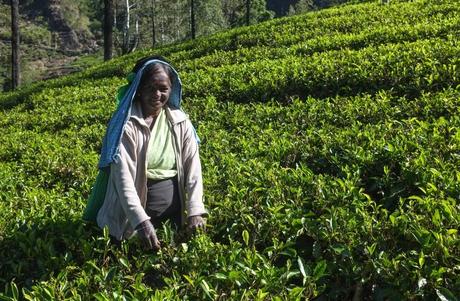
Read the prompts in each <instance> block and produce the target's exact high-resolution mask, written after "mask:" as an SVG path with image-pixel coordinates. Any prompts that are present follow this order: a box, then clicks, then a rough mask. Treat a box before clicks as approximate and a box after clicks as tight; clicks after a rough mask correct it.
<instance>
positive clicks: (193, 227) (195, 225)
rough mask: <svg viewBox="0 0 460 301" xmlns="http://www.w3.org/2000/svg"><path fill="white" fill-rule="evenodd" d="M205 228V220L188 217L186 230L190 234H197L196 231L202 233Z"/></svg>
mask: <svg viewBox="0 0 460 301" xmlns="http://www.w3.org/2000/svg"><path fill="white" fill-rule="evenodd" d="M205 227H206V220H205V219H204V218H203V217H202V216H201V215H195V216H189V217H188V219H187V230H189V231H190V232H193V233H195V232H197V230H201V231H204V229H205Z"/></svg>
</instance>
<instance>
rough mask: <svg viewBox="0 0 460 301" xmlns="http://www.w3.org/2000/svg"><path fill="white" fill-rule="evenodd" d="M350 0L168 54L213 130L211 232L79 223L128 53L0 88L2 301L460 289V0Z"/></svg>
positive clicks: (429, 293) (372, 294)
mask: <svg viewBox="0 0 460 301" xmlns="http://www.w3.org/2000/svg"><path fill="white" fill-rule="evenodd" d="M454 2H456V1H416V2H411V3H406V2H397V3H396V2H395V3H393V4H391V5H388V6H382V5H378V4H377V3H369V4H360V5H348V6H343V7H339V8H334V9H327V10H323V11H319V12H315V13H309V14H306V15H303V16H296V17H293V18H285V19H277V20H273V21H270V22H266V23H262V24H260V25H258V26H252V27H246V28H240V29H237V30H233V31H229V32H222V33H219V34H217V35H215V36H212V37H209V38H202V39H199V40H197V41H192V42H186V43H183V44H177V45H172V46H168V47H164V48H161V49H157V50H156V51H155V52H154V53H159V54H163V55H166V56H167V57H168V58H170V59H171V60H172V62H173V63H174V65H176V66H177V67H178V69H179V71H180V73H181V76H182V79H183V82H184V93H185V96H186V98H185V102H184V110H185V111H186V112H187V113H189V115H190V117H191V119H192V121H193V122H194V124H195V126H196V127H197V130H198V133H199V135H200V137H201V139H202V144H201V150H200V152H201V158H202V164H203V169H204V182H205V197H206V200H205V201H206V204H207V206H208V209H209V211H210V217H209V219H208V223H209V227H208V230H207V233H206V234H203V235H199V236H196V237H194V238H192V239H191V240H189V241H187V240H186V239H185V237H184V234H183V233H176V232H174V231H172V230H171V228H170V227H169V225H165V226H164V227H163V228H162V229H159V236H160V238H161V240H162V241H163V242H164V243H163V246H164V247H163V249H162V250H161V252H160V253H158V254H150V253H146V252H145V251H143V250H142V248H141V247H140V244H139V242H138V241H137V240H136V239H133V240H130V241H127V242H124V243H122V244H121V246H116V245H113V244H111V243H110V240H109V238H108V235H107V233H106V232H102V231H100V230H98V229H97V227H95V226H94V225H91V224H84V223H82V221H81V219H80V218H81V214H82V211H83V208H84V206H85V202H86V198H87V196H88V194H89V192H90V189H91V185H92V183H93V181H94V179H95V176H96V173H97V170H96V165H97V161H98V152H99V150H100V147H101V139H102V137H103V135H104V131H105V126H106V124H107V122H108V120H109V118H110V115H111V113H112V112H113V110H114V109H115V107H116V104H115V101H114V95H115V93H116V89H117V87H119V86H120V85H122V84H124V82H125V81H124V79H123V78H122V77H123V76H124V74H125V73H126V72H128V71H129V69H130V68H131V67H132V65H133V63H134V62H135V60H136V59H138V58H139V57H142V56H143V55H146V54H150V53H153V52H152V51H151V50H149V51H143V52H138V53H134V54H132V55H130V56H126V57H123V58H117V59H114V60H113V61H111V62H108V63H104V64H101V65H99V66H95V67H93V68H90V69H88V70H87V71H85V72H82V73H79V74H75V75H71V76H69V77H65V78H62V79H59V80H52V81H48V82H44V83H39V84H36V85H34V86H30V87H25V88H24V89H23V90H20V91H18V92H14V93H10V94H4V95H0V107H2V108H3V110H2V111H1V112H0V137H2V138H1V144H0V210H1V212H2V215H1V216H0V258H2V259H0V266H1V269H0V287H4V288H5V289H4V291H3V293H1V292H0V299H2V300H16V299H28V300H34V299H38V300H42V299H63V300H64V299H72V300H75V299H77V300H80V299H81V300H87V299H96V300H114V299H116V300H118V299H119V300H122V299H125V300H144V299H153V300H165V299H166V300H236V299H239V300H303V299H312V298H318V299H319V300H326V299H351V298H352V297H356V298H358V299H360V298H364V299H376V300H403V299H405V300H407V299H409V300H414V299H425V300H433V299H436V298H440V299H441V300H457V299H456V297H455V296H458V295H460V291H459V287H460V259H459V258H460V248H459V244H460V240H459V238H458V229H459V228H460V218H459V216H460V212H459V211H460V207H459V205H458V201H459V198H460V171H459V169H458V166H459V164H460V132H459V131H458V128H459V126H460V114H459V113H460V112H459V111H460V109H459V108H460V82H459V78H460V76H459V68H460V67H459V59H458V58H459V54H460V53H459V52H460V48H459V43H458V36H459V33H460V30H459V28H458V24H459V22H458V21H459V18H460V15H459V10H460V5H458V4H460V3H454Z"/></svg>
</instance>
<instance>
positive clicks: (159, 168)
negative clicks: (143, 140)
mask: <svg viewBox="0 0 460 301" xmlns="http://www.w3.org/2000/svg"><path fill="white" fill-rule="evenodd" d="M172 135H173V133H172V130H171V125H170V124H169V122H168V120H167V119H166V113H165V110H164V109H162V110H161V112H160V114H159V115H158V117H157V120H156V121H155V124H154V125H153V128H152V131H151V133H150V140H149V145H148V148H147V178H149V179H152V180H162V179H169V178H172V177H175V176H176V175H177V168H176V155H175V153H174V145H173V136H172Z"/></svg>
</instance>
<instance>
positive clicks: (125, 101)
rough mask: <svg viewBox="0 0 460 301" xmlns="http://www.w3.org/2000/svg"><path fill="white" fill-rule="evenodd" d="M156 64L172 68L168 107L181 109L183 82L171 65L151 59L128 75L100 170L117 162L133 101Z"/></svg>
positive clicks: (106, 143)
mask: <svg viewBox="0 0 460 301" xmlns="http://www.w3.org/2000/svg"><path fill="white" fill-rule="evenodd" d="M156 63H160V64H164V65H167V66H169V67H170V68H171V70H172V79H171V80H172V87H171V94H170V96H169V100H168V103H167V105H168V106H169V107H170V108H171V109H180V104H181V101H182V82H181V80H180V78H179V74H177V71H176V70H175V69H174V68H173V67H172V66H171V65H170V64H168V63H167V62H165V61H163V60H160V59H151V60H148V61H146V62H145V63H144V64H143V65H142V67H141V68H140V69H139V70H138V71H137V72H136V73H130V74H128V77H127V79H128V84H127V85H125V86H122V87H121V88H120V89H119V90H118V95H117V100H118V102H119V103H118V108H117V110H116V111H115V113H114V114H113V116H112V118H111V119H110V122H109V124H108V126H107V130H106V132H105V136H104V139H103V141H102V150H101V157H100V159H99V164H98V166H99V168H100V169H105V168H107V167H108V166H109V165H110V163H112V162H116V161H117V159H118V157H119V145H120V141H121V137H122V135H123V132H124V127H125V125H126V123H127V122H128V120H129V117H130V116H131V107H132V103H133V99H134V96H135V95H136V91H137V88H138V87H139V83H140V81H141V78H142V74H143V73H144V70H145V68H146V67H147V66H149V65H151V64H156ZM195 134H196V133H195Z"/></svg>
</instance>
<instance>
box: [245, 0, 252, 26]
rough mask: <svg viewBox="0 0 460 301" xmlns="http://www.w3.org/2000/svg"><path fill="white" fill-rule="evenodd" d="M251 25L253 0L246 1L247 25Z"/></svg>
mask: <svg viewBox="0 0 460 301" xmlns="http://www.w3.org/2000/svg"><path fill="white" fill-rule="evenodd" d="M250 23H251V0H246V25H248V26H249V24H250Z"/></svg>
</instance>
